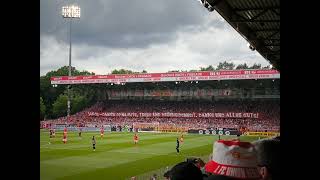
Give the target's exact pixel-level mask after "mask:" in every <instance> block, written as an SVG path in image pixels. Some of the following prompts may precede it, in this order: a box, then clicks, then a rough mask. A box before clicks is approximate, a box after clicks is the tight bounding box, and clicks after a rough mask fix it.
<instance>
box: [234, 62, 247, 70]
mask: <svg viewBox="0 0 320 180" xmlns="http://www.w3.org/2000/svg"><path fill="white" fill-rule="evenodd" d="M236 69H249V66H248V65H247V63H244V64H239V65H238V66H237V67H236Z"/></svg>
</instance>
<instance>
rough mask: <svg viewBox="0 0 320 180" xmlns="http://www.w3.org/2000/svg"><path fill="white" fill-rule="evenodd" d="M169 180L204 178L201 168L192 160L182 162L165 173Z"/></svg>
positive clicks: (198, 179)
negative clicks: (191, 161)
mask: <svg viewBox="0 0 320 180" xmlns="http://www.w3.org/2000/svg"><path fill="white" fill-rule="evenodd" d="M164 177H166V178H167V179H169V180H203V175H202V173H201V170H200V169H199V168H198V167H196V166H195V165H194V164H193V163H190V162H181V163H178V164H177V165H175V166H174V167H173V168H172V169H171V170H169V171H168V172H166V173H165V174H164Z"/></svg>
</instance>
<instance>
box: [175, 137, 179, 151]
mask: <svg viewBox="0 0 320 180" xmlns="http://www.w3.org/2000/svg"><path fill="white" fill-rule="evenodd" d="M176 150H177V153H179V139H178V138H177V147H176Z"/></svg>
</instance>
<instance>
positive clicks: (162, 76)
mask: <svg viewBox="0 0 320 180" xmlns="http://www.w3.org/2000/svg"><path fill="white" fill-rule="evenodd" d="M279 78H280V73H279V72H278V71H276V70H224V71H201V72H172V73H146V74H110V75H90V76H70V77H69V76H60V77H51V84H84V83H120V82H161V81H205V80H227V79H279Z"/></svg>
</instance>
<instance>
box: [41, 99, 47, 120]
mask: <svg viewBox="0 0 320 180" xmlns="http://www.w3.org/2000/svg"><path fill="white" fill-rule="evenodd" d="M45 113H46V106H45V105H44V103H43V99H42V97H40V119H43V118H44V117H45Z"/></svg>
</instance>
